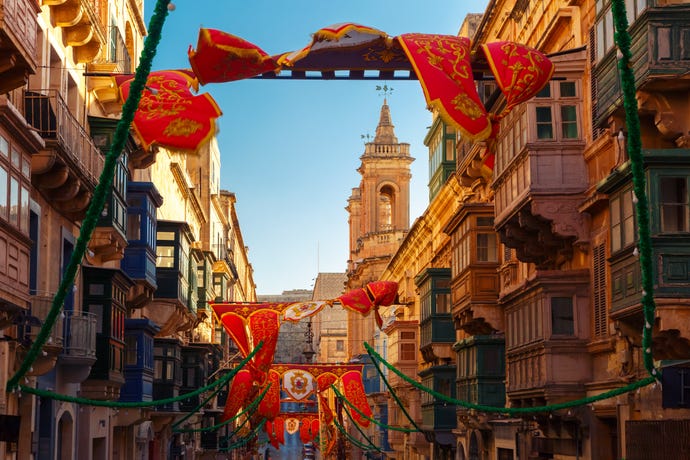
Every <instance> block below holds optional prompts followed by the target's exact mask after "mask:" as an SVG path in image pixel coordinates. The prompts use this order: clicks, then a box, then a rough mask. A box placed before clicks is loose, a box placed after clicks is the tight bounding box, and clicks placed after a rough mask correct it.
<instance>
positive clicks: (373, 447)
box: [333, 407, 383, 452]
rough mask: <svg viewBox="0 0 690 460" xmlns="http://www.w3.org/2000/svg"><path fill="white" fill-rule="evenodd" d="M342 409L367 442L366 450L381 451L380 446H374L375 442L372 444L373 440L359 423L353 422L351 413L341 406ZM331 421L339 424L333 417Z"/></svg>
mask: <svg viewBox="0 0 690 460" xmlns="http://www.w3.org/2000/svg"><path fill="white" fill-rule="evenodd" d="M343 410H344V411H345V414H346V415H347V418H348V419H349V420H350V421H351V422H352V424H353V425H354V427H355V428H357V431H359V434H361V435H362V437H363V438H364V439H365V440H366V441H367V442H368V443H369V446H368V447H367V450H375V451H377V452H383V449H381V448H380V447H378V446H376V444H374V441H372V440H371V438H370V437H369V436H367V434H366V433H365V432H364V430H362V428H361V427H360V426H359V424H358V423H357V422H355V419H354V418H353V417H352V414H351V413H350V411H349V410H347V409H345V408H344V407H343ZM333 422H334V423H335V424H336V425H340V424H339V423H338V421H337V420H336V419H335V418H333ZM348 437H350V434H349V433H348Z"/></svg>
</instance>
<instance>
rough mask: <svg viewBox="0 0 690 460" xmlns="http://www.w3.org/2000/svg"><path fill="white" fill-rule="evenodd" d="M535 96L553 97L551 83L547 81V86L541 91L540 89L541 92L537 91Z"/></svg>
mask: <svg viewBox="0 0 690 460" xmlns="http://www.w3.org/2000/svg"><path fill="white" fill-rule="evenodd" d="M535 97H539V98H547V97H551V84H550V83H547V84H546V86H544V87H543V88H542V89H541V91H539V92H538V93H537V95H536V96H535Z"/></svg>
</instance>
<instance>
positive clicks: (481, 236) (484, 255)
mask: <svg viewBox="0 0 690 460" xmlns="http://www.w3.org/2000/svg"><path fill="white" fill-rule="evenodd" d="M497 260H498V244H497V242H496V234H495V233H477V262H496V261H497Z"/></svg>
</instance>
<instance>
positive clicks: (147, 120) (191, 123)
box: [115, 70, 222, 152]
mask: <svg viewBox="0 0 690 460" xmlns="http://www.w3.org/2000/svg"><path fill="white" fill-rule="evenodd" d="M115 80H116V82H117V84H118V86H119V88H120V97H121V98H122V100H123V101H125V100H127V97H128V96H129V87H130V85H131V83H132V81H133V80H134V79H133V77H131V76H128V77H117V78H116V79H115ZM196 85H197V81H196V78H195V77H194V75H193V74H192V73H191V72H189V71H187V70H161V71H158V72H151V73H150V74H149V76H148V79H147V80H146V87H145V89H144V91H143V92H142V94H141V100H140V101H139V107H138V108H137V111H136V112H135V114H134V120H133V122H132V127H133V128H134V131H135V132H136V133H137V136H138V137H139V139H140V141H141V143H142V145H143V146H144V148H149V146H151V145H153V144H157V145H161V146H164V147H168V148H173V149H178V150H184V151H191V152H194V151H196V150H197V149H198V148H199V146H200V145H201V144H202V143H203V142H205V141H207V140H208V139H210V138H211V136H213V135H214V134H215V133H216V124H215V119H216V118H218V117H219V116H220V115H221V114H222V112H221V110H220V108H219V107H218V105H217V104H216V102H215V101H214V100H213V98H212V97H211V95H210V94H208V93H205V94H200V95H198V96H195V95H193V94H192V92H191V91H190V88H196Z"/></svg>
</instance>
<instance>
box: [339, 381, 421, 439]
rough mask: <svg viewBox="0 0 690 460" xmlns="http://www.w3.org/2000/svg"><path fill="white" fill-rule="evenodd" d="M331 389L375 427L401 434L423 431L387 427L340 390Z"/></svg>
mask: <svg viewBox="0 0 690 460" xmlns="http://www.w3.org/2000/svg"><path fill="white" fill-rule="evenodd" d="M331 388H332V389H333V392H334V393H335V395H336V396H337V397H338V399H340V400H341V401H343V402H344V403H346V404H347V405H348V406H350V407H351V408H352V409H354V410H355V412H357V413H358V414H359V415H360V416H361V417H362V418H364V419H366V420H369V421H370V422H371V423H373V424H374V425H378V426H380V427H382V428H385V429H387V430H392V431H400V432H402V433H418V432H420V431H421V430H418V429H412V428H403V427H399V426H391V425H386V424H385V423H382V422H379V421H378V420H376V419H375V418H372V417H369V416H368V415H367V414H365V413H364V412H362V411H361V410H360V409H359V408H358V407H357V406H355V405H354V404H352V402H350V400H349V399H347V398H346V397H345V395H343V394H342V393H341V392H340V391H338V389H337V388H336V387H335V386H333V385H331Z"/></svg>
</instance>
